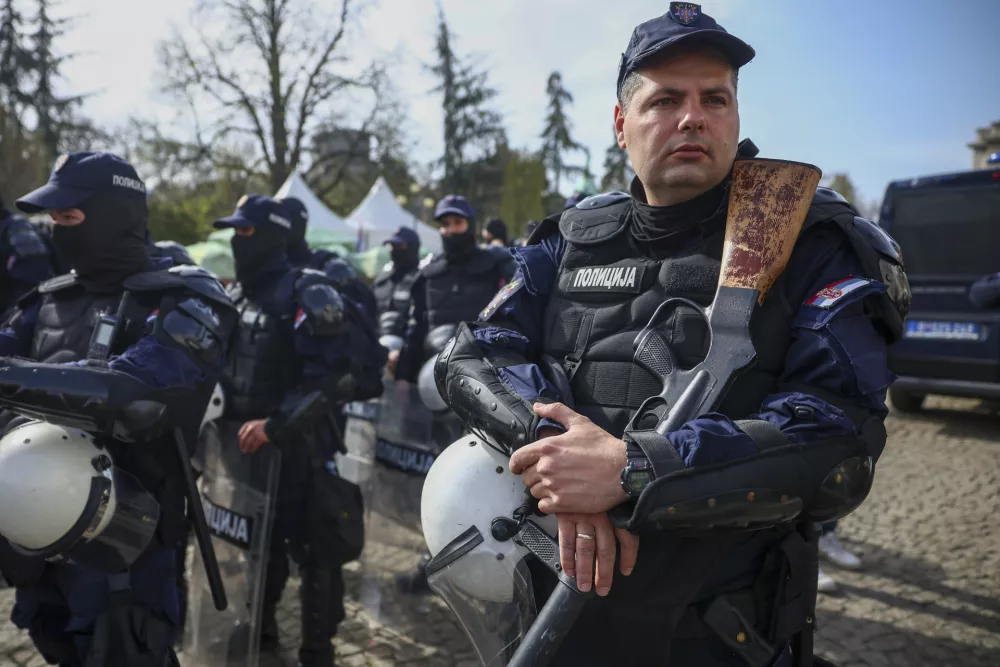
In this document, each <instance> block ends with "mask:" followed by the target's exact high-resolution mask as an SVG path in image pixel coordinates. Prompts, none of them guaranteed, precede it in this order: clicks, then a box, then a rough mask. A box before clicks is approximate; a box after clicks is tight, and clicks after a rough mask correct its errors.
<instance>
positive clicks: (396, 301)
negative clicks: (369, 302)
mask: <svg viewBox="0 0 1000 667" xmlns="http://www.w3.org/2000/svg"><path fill="white" fill-rule="evenodd" d="M384 245H388V246H390V249H389V260H390V261H389V264H387V265H386V267H385V269H384V270H383V271H382V272H381V273H380V274H378V275H377V276H376V277H375V282H374V283H373V284H372V291H373V292H374V293H375V303H376V304H377V306H378V326H379V330H378V333H379V337H380V339H381V340H382V342H383V344H386V343H388V345H387V347H389V348H390V349H398V347H399V346H400V345H402V342H403V336H404V335H405V334H406V323H407V321H408V320H409V318H410V302H411V301H412V300H413V285H414V283H415V282H416V280H417V276H418V275H419V273H418V271H417V265H418V264H419V263H420V236H418V235H417V233H416V232H415V231H413V230H412V229H411V228H409V227H400V228H399V229H397V230H396V231H395V232H393V234H392V236H390V237H389V238H387V239H386V240H385V242H384Z"/></svg>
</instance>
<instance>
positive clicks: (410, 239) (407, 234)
mask: <svg viewBox="0 0 1000 667" xmlns="http://www.w3.org/2000/svg"><path fill="white" fill-rule="evenodd" d="M386 243H401V244H405V245H408V246H419V245H420V237H419V236H417V233H416V232H415V231H413V230H412V229H410V228H409V227H400V228H399V229H397V230H396V231H395V232H393V233H392V236H390V237H389V238H387V239H386V240H385V241H382V245H385V244H386Z"/></svg>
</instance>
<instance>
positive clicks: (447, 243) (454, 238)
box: [441, 220, 476, 259]
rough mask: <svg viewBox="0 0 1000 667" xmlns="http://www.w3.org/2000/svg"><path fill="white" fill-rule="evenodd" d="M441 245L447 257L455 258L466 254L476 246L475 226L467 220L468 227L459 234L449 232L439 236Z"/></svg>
mask: <svg viewBox="0 0 1000 667" xmlns="http://www.w3.org/2000/svg"><path fill="white" fill-rule="evenodd" d="M441 246H442V247H443V248H444V254H445V256H447V257H448V258H449V259H455V258H459V257H462V256H463V255H465V254H467V253H468V252H469V251H471V250H472V249H473V248H475V247H476V226H475V225H474V224H473V222H472V220H469V228H468V229H466V230H465V231H464V232H462V233H461V234H449V235H448V236H442V237H441Z"/></svg>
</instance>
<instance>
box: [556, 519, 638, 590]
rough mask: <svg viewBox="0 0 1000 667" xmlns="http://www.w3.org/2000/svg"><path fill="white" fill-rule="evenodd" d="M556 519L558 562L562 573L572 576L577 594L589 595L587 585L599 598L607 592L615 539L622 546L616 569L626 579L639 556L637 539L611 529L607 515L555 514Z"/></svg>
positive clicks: (609, 588)
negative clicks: (593, 589)
mask: <svg viewBox="0 0 1000 667" xmlns="http://www.w3.org/2000/svg"><path fill="white" fill-rule="evenodd" d="M556 519H557V520H558V522H559V560H560V561H561V562H562V568H563V572H565V573H566V574H567V575H569V576H571V577H572V576H576V586H577V588H579V589H580V590H581V591H583V592H584V593H586V592H587V591H589V590H590V586H591V582H593V583H594V585H595V586H596V588H597V594H598V595H600V596H605V595H607V594H608V591H610V590H611V580H612V578H613V576H614V573H615V537H616V536H617V538H618V542H619V543H620V544H621V545H622V551H621V562H620V563H619V569H620V570H621V573H622V574H624V575H625V576H626V577H627V576H629V575H630V574H632V568H634V567H635V561H636V558H637V557H638V555H639V538H638V537H637V536H635V535H633V534H632V533H630V532H628V531H627V530H625V529H624V528H615V527H614V526H612V525H611V520H610V519H608V515H607V514H605V513H604V512H601V513H600V514H557V515H556ZM595 555H596V557H597V570H596V573H595V571H594V556H595ZM595 574H596V577H595Z"/></svg>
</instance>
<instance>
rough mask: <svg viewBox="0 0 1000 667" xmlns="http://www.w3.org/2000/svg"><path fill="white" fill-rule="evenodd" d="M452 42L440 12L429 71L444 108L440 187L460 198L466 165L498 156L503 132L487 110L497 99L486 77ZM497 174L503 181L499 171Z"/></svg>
mask: <svg viewBox="0 0 1000 667" xmlns="http://www.w3.org/2000/svg"><path fill="white" fill-rule="evenodd" d="M453 40H454V35H453V34H452V33H451V31H450V30H449V29H448V23H447V21H446V20H445V17H444V11H443V10H442V9H440V8H439V9H438V35H437V64H435V65H434V66H433V67H431V71H432V72H433V73H434V75H435V76H436V77H437V78H438V80H439V81H440V83H439V85H438V87H437V88H435V89H434V92H439V93H441V94H442V98H443V99H442V106H443V108H444V156H443V157H442V159H441V162H442V164H443V166H444V178H443V179H442V181H441V187H442V189H443V190H444V191H446V192H452V193H456V194H460V193H464V192H467V191H468V189H469V187H470V185H471V183H472V180H471V177H470V174H468V173H466V172H467V170H466V169H465V167H466V165H468V164H471V163H473V162H483V161H489V160H490V158H491V156H493V157H496V156H499V155H500V153H501V152H502V151H500V147H501V145H503V144H505V143H506V132H505V131H504V128H503V125H502V118H501V116H500V114H499V113H497V112H496V111H493V110H491V109H490V108H489V107H488V103H489V102H491V101H492V100H493V99H494V98H495V97H496V95H497V91H496V90H495V89H493V88H491V87H490V86H489V84H488V83H487V78H488V73H487V72H485V71H480V70H478V69H477V68H476V66H475V65H474V64H472V63H468V62H464V61H463V60H462V59H461V58H459V56H458V55H457V54H456V53H455V50H454V48H453V45H452V42H453ZM476 149H478V150H476ZM500 174H501V178H502V174H503V170H502V169H501V170H500Z"/></svg>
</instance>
